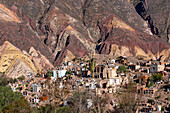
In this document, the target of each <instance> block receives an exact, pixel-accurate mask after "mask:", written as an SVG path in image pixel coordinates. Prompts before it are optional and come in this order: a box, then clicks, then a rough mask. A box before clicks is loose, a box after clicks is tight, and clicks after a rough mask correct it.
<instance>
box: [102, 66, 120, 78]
mask: <svg viewBox="0 0 170 113" xmlns="http://www.w3.org/2000/svg"><path fill="white" fill-rule="evenodd" d="M116 76H117V73H116V69H115V68H114V67H110V68H108V67H105V68H104V70H103V78H107V79H110V78H114V77H116Z"/></svg>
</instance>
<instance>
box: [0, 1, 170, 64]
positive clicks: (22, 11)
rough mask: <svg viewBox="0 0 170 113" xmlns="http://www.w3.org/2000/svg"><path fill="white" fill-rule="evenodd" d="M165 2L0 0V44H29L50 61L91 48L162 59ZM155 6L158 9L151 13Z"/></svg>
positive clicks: (165, 47)
mask: <svg viewBox="0 0 170 113" xmlns="http://www.w3.org/2000/svg"><path fill="white" fill-rule="evenodd" d="M167 1H168V0H161V1H158V0H156V2H152V1H151V0H143V1H134V0H113V1H110V0H79V1H77V0H36V1H34V0H22V1H20V0H15V1H10V0H0V4H1V5H0V11H1V12H2V13H0V15H1V18H0V26H1V28H0V34H1V37H0V45H2V44H3V42H4V41H6V40H8V41H10V42H11V43H12V44H14V45H15V46H16V47H18V48H19V49H20V50H25V51H27V53H29V50H30V48H31V47H33V48H35V50H37V51H39V52H40V53H41V54H42V55H44V56H45V57H46V58H48V59H49V61H50V62H51V63H53V64H54V65H58V64H60V63H61V61H62V60H63V59H65V58H66V59H67V60H71V59H72V58H73V57H78V56H83V55H85V54H87V53H89V52H91V51H96V52H97V53H100V54H111V55H116V56H119V55H126V56H135V57H143V58H145V59H159V58H160V57H161V58H163V59H162V60H165V59H166V58H168V57H169V55H168V56H167V54H166V52H167V51H169V44H168V43H167V42H166V40H167V39H166V38H165V37H166V36H167V37H168V25H169V23H168V22H169V17H168V15H169V13H168V12H167V10H166V8H167V5H166V6H165V7H164V4H165V3H167ZM159 3H160V4H159ZM152 4H153V6H152ZM156 4H159V5H158V7H159V8H161V6H162V8H161V10H159V11H156V12H154V11H152V10H155V9H156V7H157V6H156ZM4 7H5V8H4ZM150 8H151V9H150ZM162 12H164V15H162V17H163V18H165V19H160V20H159V18H162V17H158V16H157V14H160V13H162ZM157 21H158V23H156V22H157ZM2 28H3V29H2ZM165 51H166V52H165ZM69 55H70V56H71V57H70V59H69V58H68V56H69Z"/></svg>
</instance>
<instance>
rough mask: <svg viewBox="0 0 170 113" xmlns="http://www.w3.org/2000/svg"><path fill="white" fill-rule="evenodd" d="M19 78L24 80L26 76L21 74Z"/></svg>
mask: <svg viewBox="0 0 170 113" xmlns="http://www.w3.org/2000/svg"><path fill="white" fill-rule="evenodd" d="M17 79H18V80H21V81H22V80H24V79H25V76H20V77H18V78H17Z"/></svg>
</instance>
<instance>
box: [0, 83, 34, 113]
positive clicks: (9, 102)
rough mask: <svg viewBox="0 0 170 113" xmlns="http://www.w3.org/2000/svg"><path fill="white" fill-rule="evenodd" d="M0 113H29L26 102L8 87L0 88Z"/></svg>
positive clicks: (28, 106)
mask: <svg viewBox="0 0 170 113" xmlns="http://www.w3.org/2000/svg"><path fill="white" fill-rule="evenodd" d="M0 112H4V113H31V112H32V109H31V107H30V105H29V103H28V102H27V100H26V99H25V98H24V97H23V96H22V94H21V93H19V92H13V91H12V90H11V88H10V87H4V86H0Z"/></svg>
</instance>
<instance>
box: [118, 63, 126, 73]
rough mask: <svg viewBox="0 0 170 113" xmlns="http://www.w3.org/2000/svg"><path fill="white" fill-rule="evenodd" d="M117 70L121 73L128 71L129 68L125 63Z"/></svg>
mask: <svg viewBox="0 0 170 113" xmlns="http://www.w3.org/2000/svg"><path fill="white" fill-rule="evenodd" d="M117 71H118V72H120V73H122V72H124V73H126V72H128V69H127V68H126V67H125V66H124V65H121V66H119V68H118V69H117Z"/></svg>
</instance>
